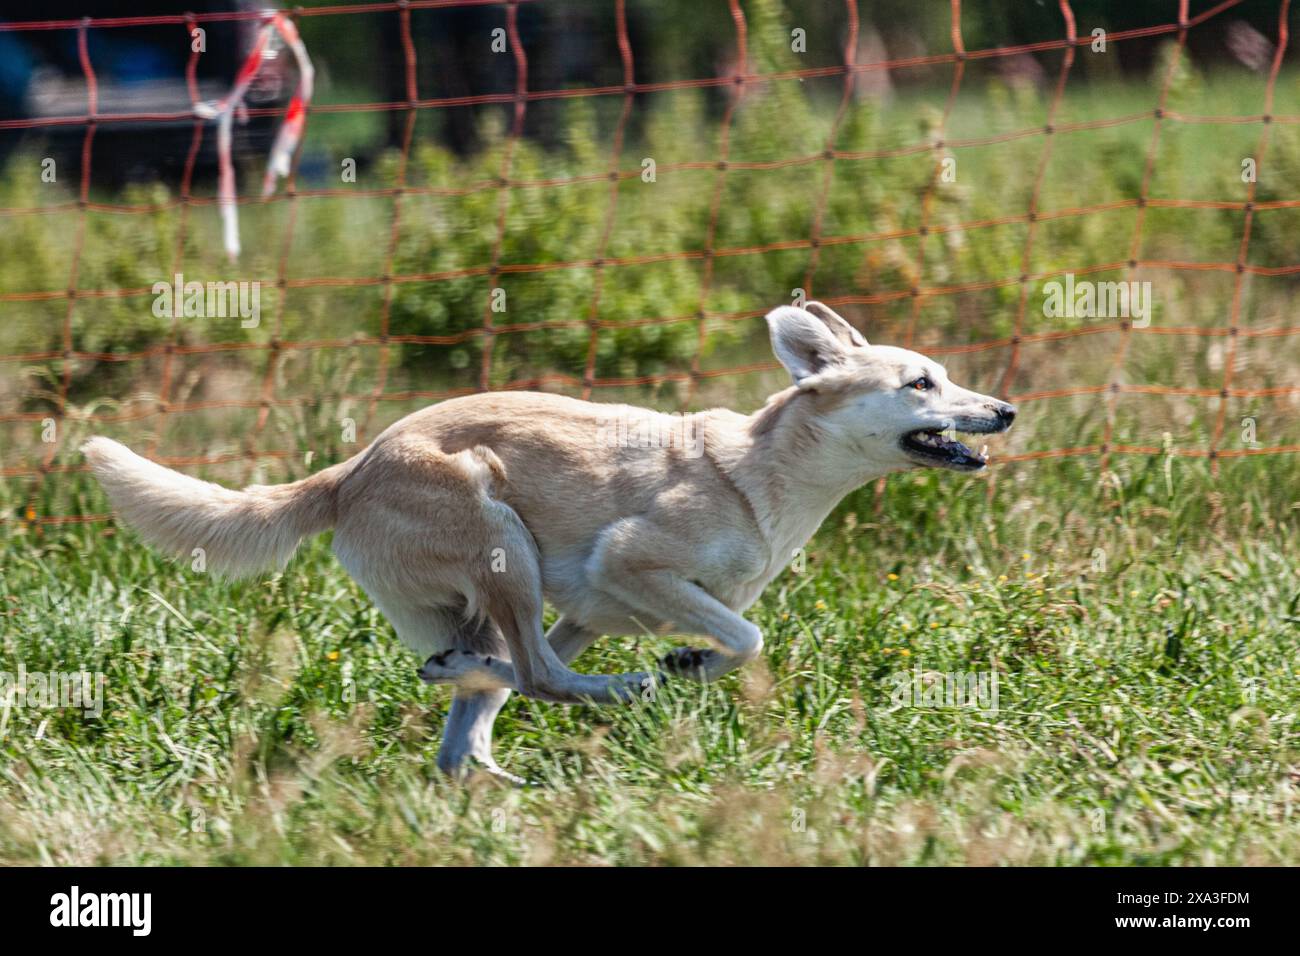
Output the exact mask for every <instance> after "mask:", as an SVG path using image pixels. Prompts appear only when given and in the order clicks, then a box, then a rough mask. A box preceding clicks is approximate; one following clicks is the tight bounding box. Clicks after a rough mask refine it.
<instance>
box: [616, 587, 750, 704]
mask: <svg viewBox="0 0 1300 956" xmlns="http://www.w3.org/2000/svg"><path fill="white" fill-rule="evenodd" d="M618 564H619V562H614V563H613V566H612V567H611V568H610V571H611V573H610V574H609V575H607V576H605V577H603V578H602V580H601V581H600V585H599V586H600V587H601V589H602V590H605V591H607V592H609V593H610V594H612V595H613V596H614V597H616V598H618V599H619V600H620V601H622V602H623V603H625V604H627V605H629V606H630V607H632V608H634V609H636V610H639V611H643V612H645V613H646V614H648V615H652V616H653V617H655V618H657V619H658V620H661V621H671V622H672V623H673V627H674V629H677V630H681V631H684V632H686V633H688V634H698V635H700V636H702V637H709V638H712V639H713V640H714V641H715V642H716V643H717V645H718V647H717V649H716V650H715V649H712V648H696V647H677V648H674V649H673V650H672V651H670V652H669V653H668V654H666V655H665V656H664V658H663V660H662V662H661V663H662V665H663V668H664V670H665V671H667V672H668V673H669V674H673V675H677V676H680V677H688V678H691V679H694V680H704V681H711V680H716V679H717V678H719V677H721V676H722V675H723V674H726V673H728V672H729V671H733V670H735V669H736V668H737V667H740V666H741V665H742V664H745V663H747V662H749V661H752V660H753V659H754V658H755V657H757V656H758V655H759V653H761V652H762V650H763V633H762V632H761V631H760V630H759V629H758V628H757V627H755V626H754V625H753V624H751V623H749V621H746V620H745V619H744V618H743V617H741V616H740V615H739V614H737V613H736V612H735V611H733V610H731V608H729V607H727V606H726V605H725V604H723V603H722V602H721V601H719V600H718V599H717V598H715V597H714V596H713V595H711V594H709V593H708V592H707V591H705V590H704V589H703V588H702V587H700V586H699V585H698V584H696V583H694V582H693V581H689V580H687V579H686V578H685V577H683V576H682V575H680V574H678V573H677V572H675V571H670V570H667V569H658V570H649V571H635V570H631V567H629V566H630V565H633V564H634V562H627V563H626V564H624V565H623V569H624V570H626V571H627V573H625V574H619V570H620V568H619V566H618Z"/></svg>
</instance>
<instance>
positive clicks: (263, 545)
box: [81, 437, 356, 577]
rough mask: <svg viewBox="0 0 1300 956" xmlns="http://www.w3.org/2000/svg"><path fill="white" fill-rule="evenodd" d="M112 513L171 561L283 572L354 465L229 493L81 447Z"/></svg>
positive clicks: (332, 506) (223, 570)
mask: <svg viewBox="0 0 1300 956" xmlns="http://www.w3.org/2000/svg"><path fill="white" fill-rule="evenodd" d="M81 451H82V453H83V454H84V455H85V456H86V459H87V461H89V462H90V468H91V470H92V471H93V472H94V473H95V477H96V478H98V479H99V483H100V484H101V485H103V486H104V491H106V492H107V493H108V497H109V500H110V501H112V503H113V507H115V508H116V509H117V511H118V513H119V514H120V515H121V517H123V518H124V519H125V520H126V522H127V523H128V524H130V525H132V526H133V527H134V528H135V529H136V530H137V531H138V532H139V533H140V535H141V537H143V538H144V539H145V540H146V541H148V542H149V543H151V544H153V545H155V546H157V547H158V548H159V549H160V550H163V551H166V552H167V553H169V554H173V555H176V556H177V557H187V558H188V557H190V556H191V555H193V554H194V553H195V549H196V548H202V549H203V551H202V555H203V558H204V561H205V564H206V567H207V568H208V569H209V570H212V571H215V572H216V573H218V574H222V575H225V576H228V577H243V576H246V575H250V574H256V573H257V572H258V571H264V570H267V569H269V568H273V567H283V566H284V564H285V563H286V562H287V561H288V560H289V558H290V557H292V556H293V552H294V549H296V548H297V547H298V542H299V541H301V540H302V539H303V538H304V537H306V536H307V535H311V534H319V533H320V532H322V531H325V530H326V529H327V528H331V527H333V526H334V523H335V521H336V520H337V519H338V514H337V504H336V491H337V489H338V485H339V482H340V481H342V479H343V478H344V476H346V475H347V473H348V472H350V471H351V470H352V468H353V465H354V464H355V462H356V459H355V458H354V459H351V460H349V461H345V462H342V463H340V464H337V465H334V466H332V467H330V468H326V469H324V470H323V471H320V472H317V473H316V474H314V475H312V476H311V477H310V478H304V479H303V480H302V481H295V482H292V483H290V484H287V485H250V486H249V487H247V488H245V489H244V490H243V491H232V490H230V489H229V488H223V487H221V486H220V485H214V484H212V482H210V481H200V480H199V479H197V478H191V477H190V476H189V475H182V474H181V473H180V472H177V471H172V470H171V469H170V468H164V467H163V466H162V465H159V464H156V463H155V462H152V461H149V460H148V459H147V458H141V457H140V456H139V455H137V454H136V453H135V452H133V451H131V449H129V448H127V447H126V446H125V445H122V444H119V443H118V442H115V441H113V440H112V439H109V438H100V437H97V438H92V439H90V440H89V441H87V442H86V443H85V444H84V445H82V446H81Z"/></svg>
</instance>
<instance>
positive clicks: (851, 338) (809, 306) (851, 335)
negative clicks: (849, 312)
mask: <svg viewBox="0 0 1300 956" xmlns="http://www.w3.org/2000/svg"><path fill="white" fill-rule="evenodd" d="M803 307H804V310H805V311H808V312H811V313H812V314H813V315H815V316H817V318H819V319H821V320H822V321H823V322H825V323H826V327H827V328H828V329H830V330H831V335H833V336H835V337H836V338H837V339H839V340H840V341H841V342H843V343H844V345H845V346H846V347H848V348H860V349H862V348H866V347H867V340H866V339H865V338H863V337H862V333H861V332H859V331H858V330H857V329H855V328H854V327H853V326H851V325H849V323H848V322H846V321H844V319H843V318H841V317H840V314H839V313H838V312H836V311H835V310H834V309H832V308H831V307H830V306H829V305H827V304H826V303H825V302H805V303H804V306H803Z"/></svg>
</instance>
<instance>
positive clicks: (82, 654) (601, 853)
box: [0, 457, 1300, 864]
mask: <svg viewBox="0 0 1300 956" xmlns="http://www.w3.org/2000/svg"><path fill="white" fill-rule="evenodd" d="M1225 473H1226V474H1228V475H1229V476H1230V477H1231V481H1230V482H1225V481H1224V480H1222V479H1221V480H1219V481H1218V482H1213V481H1211V480H1210V479H1209V476H1208V475H1207V473H1206V471H1205V470H1204V468H1203V466H1202V465H1201V464H1200V463H1189V462H1187V461H1186V460H1184V459H1176V458H1156V459H1151V460H1147V459H1138V460H1134V461H1131V462H1125V463H1123V464H1122V465H1121V466H1120V468H1119V472H1118V474H1119V475H1120V476H1121V477H1120V478H1119V480H1118V482H1107V483H1105V484H1101V483H1098V482H1097V481H1096V479H1095V478H1094V477H1091V469H1090V468H1088V467H1073V466H1071V465H1068V464H1066V465H1061V466H1058V467H1055V468H1053V469H1052V471H1051V473H1050V477H1048V474H1049V473H1048V472H1047V471H1046V470H1045V469H1043V468H1042V467H1041V466H1039V467H1037V468H1034V469H1023V468H1021V469H1017V468H1008V469H1006V470H1004V471H1003V472H1001V473H999V474H997V475H996V477H993V478H987V477H981V478H967V477H961V476H953V475H950V474H931V473H925V474H916V475H913V476H903V477H898V478H895V479H893V480H892V481H891V482H890V484H889V486H888V488H887V490H886V491H885V493H884V494H883V496H882V497H880V498H879V499H877V498H876V495H875V493H874V491H873V490H872V489H864V490H863V491H862V492H859V493H858V494H857V495H856V496H854V497H853V498H851V499H850V500H849V501H848V502H846V504H845V505H844V506H843V507H841V508H840V509H839V510H838V511H837V513H836V514H835V515H834V516H833V517H832V519H831V520H830V521H828V523H827V525H826V526H825V528H824V529H823V532H822V534H821V535H820V536H819V537H818V538H817V539H816V540H815V541H814V542H813V544H812V546H811V547H810V549H809V555H808V561H807V565H806V567H805V568H804V570H803V572H802V573H798V572H797V571H796V570H791V571H790V572H788V573H786V574H785V575H784V576H782V577H781V578H779V579H778V581H777V582H775V583H774V584H773V586H772V587H771V588H769V590H768V592H767V593H766V594H765V596H764V597H763V599H762V600H761V602H760V603H759V604H758V605H757V607H756V608H755V609H754V611H753V612H752V614H751V617H752V619H753V620H754V621H755V622H756V623H757V624H758V625H759V626H760V627H762V628H763V630H764V631H765V633H766V635H767V640H768V649H767V652H766V654H765V656H764V658H763V659H762V660H761V661H759V662H757V663H756V665H754V666H752V667H750V668H748V669H747V670H745V671H744V672H742V673H741V674H739V675H736V676H731V677H729V678H727V679H725V680H723V681H722V682H721V683H719V684H716V685H712V686H708V687H703V688H701V687H699V686H696V685H689V684H688V685H683V684H673V685H669V686H667V687H665V688H663V689H661V690H660V692H659V694H658V696H657V697H656V698H655V699H654V700H653V701H651V702H646V703H638V704H635V705H632V706H630V707H627V708H625V709H604V710H597V709H590V708H565V707H560V706H553V705H547V704H536V703H532V702H529V701H523V700H519V699H515V700H513V701H512V702H511V703H510V704H509V705H508V706H507V708H506V710H505V711H504V713H503V715H502V718H501V720H500V721H499V722H498V724H497V737H498V757H499V759H501V761H502V762H503V764H504V765H505V766H506V767H507V768H508V769H510V770H512V771H513V772H515V773H517V774H520V775H522V776H523V777H525V778H526V779H528V780H529V781H530V782H531V785H530V786H528V787H525V788H522V789H515V788H512V787H509V786H506V785H503V784H500V783H498V782H497V781H496V780H495V779H494V778H483V779H479V780H476V781H472V782H471V783H470V784H469V785H468V786H463V787H462V786H457V785H455V784H452V783H451V782H449V781H447V780H446V779H444V778H442V777H441V776H440V775H439V774H438V772H437V771H436V770H435V769H434V764H433V757H434V754H435V752H436V750H437V735H438V732H439V730H440V726H441V719H442V717H443V715H444V714H445V711H446V709H447V706H448V703H449V692H448V691H446V690H444V689H432V688H429V687H427V686H425V685H423V684H421V683H420V681H419V680H418V679H417V678H416V676H415V668H416V666H417V665H418V663H419V662H418V661H416V660H415V659H414V657H413V656H412V655H411V654H410V653H408V652H406V651H405V650H403V649H402V648H401V647H400V645H398V643H397V642H396V640H395V639H394V638H393V637H392V636H391V633H390V631H389V628H388V626H387V625H386V623H385V622H384V621H383V620H382V619H381V618H380V617H379V615H378V614H377V613H376V612H375V611H374V609H373V608H372V607H371V606H370V605H369V604H368V602H367V601H366V600H365V599H364V597H363V596H362V595H360V594H359V592H358V590H357V588H356V587H355V586H354V585H353V584H352V583H351V582H350V581H349V580H348V578H347V577H346V576H345V575H344V573H343V572H342V571H341V569H340V568H339V567H338V565H337V564H336V563H335V562H334V561H333V559H332V556H331V555H330V554H329V553H328V550H327V548H326V547H325V544H324V542H323V541H316V542H313V543H312V544H310V545H309V546H308V547H306V548H305V549H304V551H303V552H302V553H300V555H299V556H298V557H297V558H295V560H294V561H293V562H292V563H291V565H290V566H289V568H288V569H287V570H286V571H285V572H284V573H283V574H278V575H275V576H270V577H266V578H263V579H261V580H257V581H254V582H251V583H243V584H237V585H230V584H221V583H218V582H214V581H213V580H211V579H210V578H209V577H208V576H206V575H202V574H196V573H192V572H190V571H188V570H186V569H184V568H183V567H180V568H178V566H177V565H175V564H173V563H171V562H169V561H166V560H161V559H159V558H157V557H155V556H153V555H152V554H151V553H149V552H148V551H146V550H145V549H144V548H143V547H141V546H139V545H138V543H136V542H134V541H133V540H132V539H131V536H130V535H129V533H124V532H122V531H119V530H115V529H113V528H111V527H110V528H105V527H96V526H79V527H75V528H66V529H62V530H58V531H55V532H53V533H49V534H46V535H43V536H40V537H38V536H35V535H33V534H28V535H23V536H11V537H10V538H9V540H8V541H7V542H6V552H7V558H6V573H5V575H4V580H3V585H2V587H3V594H2V595H0V600H2V601H3V602H4V607H5V608H6V614H5V616H4V618H3V621H4V623H3V632H2V633H3V637H2V640H3V650H4V654H5V658H6V659H8V660H20V661H23V662H24V663H25V666H26V668H27V669H28V671H29V672H35V671H42V670H59V669H66V668H67V667H68V666H69V662H75V665H74V666H77V667H80V668H82V669H85V670H88V671H92V672H93V671H102V672H103V673H104V674H105V675H106V679H107V691H106V695H105V699H106V706H105V710H104V713H103V716H102V718H101V719H97V720H96V719H87V718H84V717H83V716H81V715H80V714H79V713H77V712H69V711H43V710H34V709H31V708H27V709H22V708H13V709H12V710H11V711H7V712H6V713H5V716H4V720H5V732H4V736H3V744H2V746H3V752H4V754H5V760H4V763H3V765H2V766H0V789H2V791H3V797H2V798H0V847H2V848H3V849H2V852H3V859H4V860H5V861H6V862H28V863H50V862H79V863H263V864H269V863H281V862H286V863H321V864H324V863H329V864H342V863H443V862H455V863H471V862H473V863H517V862H530V863H542V862H549V863H623V864H632V863H697V862H707V863H764V864H766V863H814V862H816V863H873V864H895V863H936V864H949V863H955V864H960V863H968V864H994V863H1009V864H1017V863H1039V864H1042V863H1059V864H1077V863H1093V864H1206V863H1234V864H1239V863H1269V862H1272V863H1277V862H1291V863H1294V862H1297V861H1298V860H1300V818H1298V816H1297V813H1296V811H1295V809H1294V808H1293V802H1294V801H1295V799H1296V797H1297V786H1298V785H1300V732H1298V730H1297V727H1296V725H1295V722H1294V718H1295V714H1296V712H1297V709H1298V707H1300V691H1298V690H1297V686H1298V681H1297V678H1300V651H1298V647H1300V644H1298V642H1297V640H1296V628H1297V624H1300V582H1297V580H1296V575H1295V566H1296V560H1297V547H1296V540H1295V533H1296V527H1295V517H1296V511H1295V508H1296V505H1295V503H1294V501H1292V500H1291V499H1292V498H1293V497H1294V495H1293V491H1294V489H1295V487H1296V479H1297V474H1296V469H1295V462H1294V459H1290V458H1285V457H1283V458H1278V459H1276V460H1273V461H1269V462H1264V461H1258V462H1239V463H1235V464H1232V465H1230V466H1229V470H1228V471H1227V472H1225ZM1225 487H1231V488H1234V489H1237V491H1236V492H1235V493H1227V492H1225V491H1224V490H1223V489H1224V488H1225ZM667 646H668V645H667V643H665V642H662V641H657V640H648V641H645V642H631V641H616V640H609V641H605V642H603V643H602V644H600V645H598V646H597V647H596V648H594V649H593V650H592V651H591V652H589V655H588V656H587V657H584V658H583V659H582V661H581V662H580V666H581V669H587V670H592V671H596V670H607V669H613V670H626V669H631V668H634V667H638V666H645V665H646V664H648V663H650V662H651V660H652V657H653V655H655V654H656V653H657V652H661V651H662V650H663V649H665V648H666V647H667ZM915 668H920V669H922V670H923V671H925V672H940V673H952V672H978V673H983V674H986V675H992V674H996V675H997V681H998V684H997V695H998V696H997V701H996V709H993V708H991V707H979V708H965V709H963V708H941V707H932V706H926V705H925V703H926V702H925V701H924V700H923V699H918V700H912V701H903V702H901V703H900V702H899V701H898V700H897V699H896V689H897V687H898V684H897V683H896V681H897V677H896V675H898V674H900V673H906V672H911V671H913V669H915ZM984 703H988V702H987V701H985V702H984ZM42 726H43V730H42ZM38 731H39V735H38Z"/></svg>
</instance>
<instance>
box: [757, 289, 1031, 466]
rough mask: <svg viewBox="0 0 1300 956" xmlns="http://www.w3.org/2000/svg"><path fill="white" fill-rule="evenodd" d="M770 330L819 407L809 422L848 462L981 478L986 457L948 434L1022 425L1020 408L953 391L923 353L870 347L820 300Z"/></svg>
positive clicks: (780, 312)
mask: <svg viewBox="0 0 1300 956" xmlns="http://www.w3.org/2000/svg"><path fill="white" fill-rule="evenodd" d="M767 324H768V329H769V330H770V332H771V333H772V350H773V351H774V352H775V353H776V357H777V358H778V359H780V361H781V364H782V365H784V366H785V367H786V370H787V371H789V373H790V375H791V377H792V378H793V379H794V384H795V386H796V387H797V388H798V389H799V390H800V392H801V393H806V394H807V395H809V397H810V400H811V401H812V403H813V405H814V418H813V419H810V421H814V422H815V424H816V427H817V428H818V429H819V430H821V431H822V432H824V433H825V434H826V435H827V436H828V438H829V439H830V440H831V441H833V442H834V443H835V445H836V446H837V447H839V448H840V449H842V452H843V454H844V455H845V456H846V457H848V456H859V457H860V458H861V459H862V460H864V461H869V462H870V463H871V464H872V465H873V466H876V467H878V468H879V469H881V470H898V469H901V468H908V467H937V468H951V469H953V470H955V471H979V470H980V469H981V468H983V467H984V466H985V465H986V464H987V463H988V458H987V456H986V455H985V454H984V452H983V451H978V452H977V451H972V450H971V449H970V448H968V447H966V445H964V444H962V443H961V442H959V441H957V440H956V439H955V438H953V437H946V436H945V435H944V434H943V433H945V432H949V433H952V432H963V433H966V434H977V435H978V434H992V433H994V432H1003V431H1006V430H1007V429H1008V428H1010V427H1011V422H1012V421H1013V420H1014V419H1015V417H1016V408H1015V406H1014V405H1011V404H1009V403H1007V402H1004V401H1001V400H999V399H996V398H992V397H991V396H988V395H980V394H979V393H978V392H972V391H970V390H969V389H965V388H962V387H961V386H959V385H955V384H953V383H952V382H950V381H949V380H948V374H947V372H945V371H944V369H943V366H941V365H939V364H938V363H937V362H935V361H933V360H932V359H928V358H926V357H925V356H924V355H920V354H918V353H917V352H910V351H908V350H907V349H900V348H894V347H892V346H888V345H868V344H867V340H866V339H865V338H863V337H862V335H861V334H860V333H859V332H858V331H857V330H856V329H854V328H853V327H852V326H851V325H849V324H848V323H847V322H845V321H844V320H843V319H842V318H840V317H839V316H838V315H836V314H835V312H833V311H832V310H831V309H830V308H828V307H827V306H825V305H823V304H822V303H820V302H809V303H807V304H806V305H805V306H804V307H803V308H796V307H794V306H789V305H784V306H780V307H779V308H776V309H773V310H772V311H771V312H769V313H768V315H767ZM845 464H846V466H847V465H848V464H849V462H847V461H846V462H845Z"/></svg>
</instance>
